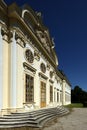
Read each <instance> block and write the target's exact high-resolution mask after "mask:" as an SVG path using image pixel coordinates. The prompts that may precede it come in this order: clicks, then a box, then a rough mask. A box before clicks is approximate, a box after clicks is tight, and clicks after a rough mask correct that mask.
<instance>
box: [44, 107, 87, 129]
mask: <svg viewBox="0 0 87 130" xmlns="http://www.w3.org/2000/svg"><path fill="white" fill-rule="evenodd" d="M43 130H87V108H74V109H73V110H72V112H71V113H70V114H69V115H67V116H63V117H60V118H57V119H55V120H54V121H51V122H49V123H47V124H46V125H45V127H44V128H43Z"/></svg>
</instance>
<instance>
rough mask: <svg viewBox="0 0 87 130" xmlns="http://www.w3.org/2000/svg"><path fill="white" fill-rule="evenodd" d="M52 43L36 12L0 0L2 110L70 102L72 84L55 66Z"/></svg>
mask: <svg viewBox="0 0 87 130" xmlns="http://www.w3.org/2000/svg"><path fill="white" fill-rule="evenodd" d="M54 46H55V45H54V41H53V40H52V38H51V37H50V33H49V30H48V28H47V27H45V26H44V25H43V22H42V19H41V14H40V13H39V12H34V11H33V10H32V9H31V8H30V7H29V6H28V5H24V6H23V7H22V8H20V7H18V6H17V5H16V4H15V3H13V4H11V5H9V6H7V5H6V4H5V2H4V1H3V0H1V3H0V112H1V113H3V114H5V113H7V112H12V111H22V110H23V111H26V110H31V109H39V108H42V107H53V106H57V105H66V104H70V103H71V85H70V83H69V81H68V79H67V77H66V76H65V75H64V74H63V73H61V72H60V71H59V70H58V69H57V68H58V58H57V55H56V53H55V50H54ZM61 51H62V50H61Z"/></svg>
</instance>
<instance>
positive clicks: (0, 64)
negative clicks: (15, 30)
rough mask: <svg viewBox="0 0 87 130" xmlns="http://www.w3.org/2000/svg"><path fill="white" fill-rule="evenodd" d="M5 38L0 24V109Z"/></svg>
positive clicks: (0, 104)
mask: <svg viewBox="0 0 87 130" xmlns="http://www.w3.org/2000/svg"><path fill="white" fill-rule="evenodd" d="M2 93H3V40H2V34H1V26H0V109H2V105H3V102H2V99H3V94H2Z"/></svg>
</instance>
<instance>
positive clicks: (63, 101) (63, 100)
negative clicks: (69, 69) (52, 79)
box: [62, 80, 66, 105]
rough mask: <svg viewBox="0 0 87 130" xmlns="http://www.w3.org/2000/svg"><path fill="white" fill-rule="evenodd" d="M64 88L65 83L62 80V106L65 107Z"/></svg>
mask: <svg viewBox="0 0 87 130" xmlns="http://www.w3.org/2000/svg"><path fill="white" fill-rule="evenodd" d="M65 87H66V81H65V80H63V85H62V98H63V99H62V103H63V104H62V105H65Z"/></svg>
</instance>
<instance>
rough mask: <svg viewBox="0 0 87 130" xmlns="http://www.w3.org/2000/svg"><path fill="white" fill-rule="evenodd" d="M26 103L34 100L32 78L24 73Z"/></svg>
mask: <svg viewBox="0 0 87 130" xmlns="http://www.w3.org/2000/svg"><path fill="white" fill-rule="evenodd" d="M25 94H26V96H25V97H26V99H25V101H26V103H28V102H33V101H34V78H33V77H32V76H30V75H28V74H26V93H25Z"/></svg>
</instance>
